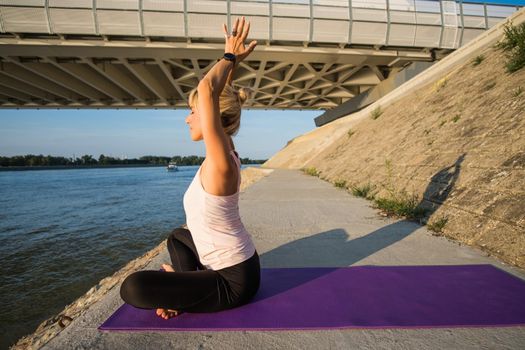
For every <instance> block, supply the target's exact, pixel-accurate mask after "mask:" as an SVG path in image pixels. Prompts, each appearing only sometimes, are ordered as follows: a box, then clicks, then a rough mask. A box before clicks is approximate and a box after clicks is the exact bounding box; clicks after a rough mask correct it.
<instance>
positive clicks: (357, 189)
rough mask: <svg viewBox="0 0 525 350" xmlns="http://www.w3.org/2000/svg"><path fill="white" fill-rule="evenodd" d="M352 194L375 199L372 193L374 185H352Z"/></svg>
mask: <svg viewBox="0 0 525 350" xmlns="http://www.w3.org/2000/svg"><path fill="white" fill-rule="evenodd" d="M351 190H352V194H353V195H354V196H356V197H363V198H366V199H373V198H374V196H373V195H372V190H373V186H372V185H371V184H370V183H367V184H366V185H362V186H352V187H351Z"/></svg>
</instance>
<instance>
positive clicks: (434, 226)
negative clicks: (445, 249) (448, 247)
mask: <svg viewBox="0 0 525 350" xmlns="http://www.w3.org/2000/svg"><path fill="white" fill-rule="evenodd" d="M447 221H448V218H447V217H441V218H439V219H437V220H435V221H433V222H431V223H428V224H427V228H428V229H429V230H430V231H434V232H436V233H441V232H443V227H445V225H446V224H447Z"/></svg>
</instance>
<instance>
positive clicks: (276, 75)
mask: <svg viewBox="0 0 525 350" xmlns="http://www.w3.org/2000/svg"><path fill="white" fill-rule="evenodd" d="M106 39H107V37H106ZM334 46H335V47H304V46H297V45H294V46H292V45H283V44H281V45H271V46H270V45H264V43H261V44H259V45H258V46H257V48H256V50H255V51H254V52H253V53H252V54H251V55H250V57H248V59H247V60H246V61H244V62H241V64H240V66H239V67H238V69H237V70H236V71H235V74H234V86H235V87H241V86H245V87H250V88H252V89H253V90H254V95H253V98H252V99H250V100H249V101H247V102H246V104H245V107H247V108H250V109H262V108H264V109H323V110H326V109H331V108H333V107H335V106H338V105H340V104H341V103H344V102H345V101H347V100H349V99H351V98H352V97H354V96H356V95H358V94H360V93H362V92H364V91H366V90H368V89H370V88H371V87H373V86H375V85H377V84H378V83H379V82H381V81H382V80H384V79H385V78H387V77H388V75H389V72H390V71H391V70H392V69H399V68H400V67H403V66H405V65H407V64H409V63H410V62H414V61H432V60H433V59H434V58H435V57H434V56H435V53H433V52H431V51H430V50H407V49H400V50H396V49H395V48H388V49H379V48H378V47H376V48H373V47H368V48H365V47H362V48H350V49H349V48H340V47H338V46H336V45H334ZM223 48H224V45H223V44H221V43H195V42H190V43H188V42H152V41H149V42H148V41H144V40H143V39H142V40H133V38H130V39H128V40H125V39H122V38H120V40H100V39H99V40H86V39H78V38H77V39H72V38H65V37H63V36H62V38H61V39H56V38H42V37H33V38H31V37H27V36H24V37H22V36H18V37H17V38H7V37H3V38H0V108H187V98H188V95H189V92H190V91H191V89H193V88H194V87H196V86H197V83H198V81H199V80H200V79H202V77H203V76H204V75H205V74H206V72H207V71H208V70H209V69H211V67H212V66H213V64H214V63H215V62H216V59H217V58H218V57H220V56H222V53H223V52H224V49H223ZM448 51H449V50H441V51H439V54H442V55H444V54H445V53H446V52H448ZM438 58H439V57H438Z"/></svg>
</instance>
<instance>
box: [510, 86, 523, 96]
mask: <svg viewBox="0 0 525 350" xmlns="http://www.w3.org/2000/svg"><path fill="white" fill-rule="evenodd" d="M522 92H523V88H522V87H521V86H518V87H517V88H516V89H514V91H513V92H512V96H514V97H519V96H520V95H521V93H522Z"/></svg>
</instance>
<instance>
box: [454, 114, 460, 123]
mask: <svg viewBox="0 0 525 350" xmlns="http://www.w3.org/2000/svg"><path fill="white" fill-rule="evenodd" d="M459 118H461V116H460V115H459V114H456V115H455V116H454V118H452V121H453V122H454V123H455V122H457V121H458V120H459Z"/></svg>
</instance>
